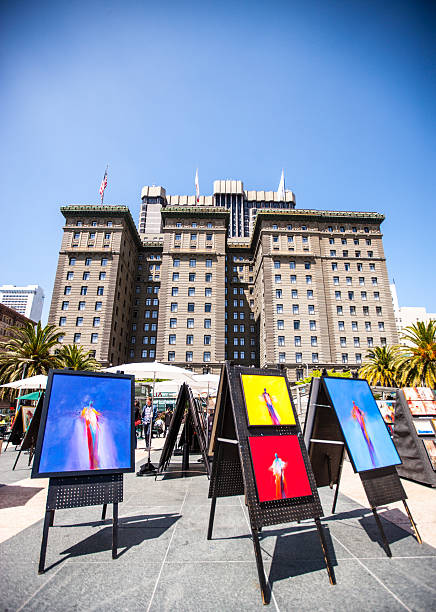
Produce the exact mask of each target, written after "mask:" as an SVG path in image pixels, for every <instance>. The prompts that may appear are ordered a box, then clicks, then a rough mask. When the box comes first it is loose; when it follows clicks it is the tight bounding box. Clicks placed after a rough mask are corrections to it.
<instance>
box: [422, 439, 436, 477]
mask: <svg viewBox="0 0 436 612" xmlns="http://www.w3.org/2000/svg"><path fill="white" fill-rule="evenodd" d="M423 442H424V446H425V450H426V451H427V455H428V457H429V459H430V461H431V465H432V468H433V469H434V470H436V440H423Z"/></svg>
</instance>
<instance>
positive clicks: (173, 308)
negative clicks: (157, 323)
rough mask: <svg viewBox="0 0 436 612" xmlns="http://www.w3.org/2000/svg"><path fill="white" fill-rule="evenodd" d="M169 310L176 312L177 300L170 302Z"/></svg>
mask: <svg viewBox="0 0 436 612" xmlns="http://www.w3.org/2000/svg"><path fill="white" fill-rule="evenodd" d="M170 308H171V312H177V308H178V303H177V302H171V307H170Z"/></svg>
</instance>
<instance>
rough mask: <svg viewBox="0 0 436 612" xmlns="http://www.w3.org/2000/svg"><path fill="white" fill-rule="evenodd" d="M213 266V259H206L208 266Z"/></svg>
mask: <svg viewBox="0 0 436 612" xmlns="http://www.w3.org/2000/svg"><path fill="white" fill-rule="evenodd" d="M211 267H212V260H211V259H206V268H211Z"/></svg>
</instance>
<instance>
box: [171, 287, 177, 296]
mask: <svg viewBox="0 0 436 612" xmlns="http://www.w3.org/2000/svg"><path fill="white" fill-rule="evenodd" d="M171 295H173V296H174V295H179V288H178V287H171Z"/></svg>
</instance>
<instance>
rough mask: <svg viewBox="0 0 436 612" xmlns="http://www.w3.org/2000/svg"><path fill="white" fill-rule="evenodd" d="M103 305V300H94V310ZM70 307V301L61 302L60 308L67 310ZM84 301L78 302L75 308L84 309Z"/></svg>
mask: <svg viewBox="0 0 436 612" xmlns="http://www.w3.org/2000/svg"><path fill="white" fill-rule="evenodd" d="M102 306H103V302H95V306H94V310H101V309H102ZM69 307H70V302H67V301H65V302H62V306H61V309H62V310H68V309H69ZM85 307H86V302H79V303H78V305H77V310H85Z"/></svg>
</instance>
